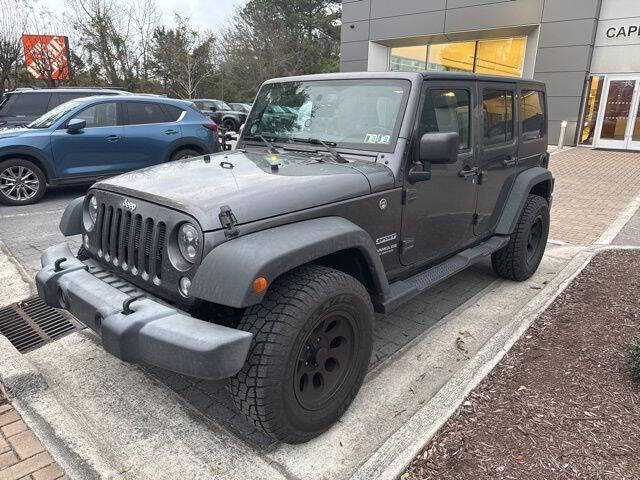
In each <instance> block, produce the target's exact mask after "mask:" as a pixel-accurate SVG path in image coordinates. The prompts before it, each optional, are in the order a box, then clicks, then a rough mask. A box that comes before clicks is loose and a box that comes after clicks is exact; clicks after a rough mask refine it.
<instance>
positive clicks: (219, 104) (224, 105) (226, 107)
mask: <svg viewBox="0 0 640 480" xmlns="http://www.w3.org/2000/svg"><path fill="white" fill-rule="evenodd" d="M213 103H214V105H215V106H216V108H217V109H218V110H233V108H231V107H230V106H229V105H228V104H227V102H223V101H222V100H216V101H215V102H213Z"/></svg>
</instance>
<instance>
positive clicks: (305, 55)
mask: <svg viewBox="0 0 640 480" xmlns="http://www.w3.org/2000/svg"><path fill="white" fill-rule="evenodd" d="M341 5H342V2H341V1H339V0H249V1H248V2H247V4H246V5H245V6H244V7H242V8H240V9H239V10H238V11H237V12H236V15H235V17H234V19H233V21H232V23H231V25H230V26H229V27H228V28H227V29H226V30H225V32H224V34H223V45H224V49H223V51H222V62H221V65H220V69H221V71H220V72H219V76H220V78H221V82H223V83H222V85H221V87H220V88H224V90H225V91H226V92H234V93H233V94H230V95H227V97H228V98H230V99H249V98H253V96H254V95H255V94H256V92H257V90H258V88H259V87H260V84H261V83H262V82H264V81H265V80H267V79H269V78H273V77H279V76H287V75H301V74H311V73H322V72H332V71H336V70H337V69H338V66H339V57H338V54H339V49H340V15H341Z"/></svg>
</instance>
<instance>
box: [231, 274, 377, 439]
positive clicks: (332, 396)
mask: <svg viewBox="0 0 640 480" xmlns="http://www.w3.org/2000/svg"><path fill="white" fill-rule="evenodd" d="M373 320H374V314H373V307H372V305H371V300H370V298H369V294H368V293H367V291H366V289H365V288H364V287H363V286H362V284H361V283H360V282H358V281H357V280H356V279H355V278H353V277H351V276H350V275H347V274H345V273H343V272H340V271H337V270H333V269H331V268H326V267H321V266H306V267H301V268H299V269H297V270H294V271H292V272H290V273H288V274H286V275H284V276H283V277H281V278H279V279H278V280H276V282H275V283H274V284H273V285H272V287H271V288H270V289H269V291H268V292H267V294H266V295H265V298H264V300H263V302H262V303H261V304H259V305H256V306H254V307H251V308H249V309H247V310H246V312H245V314H244V317H243V318H242V320H241V322H240V325H239V326H238V328H240V329H243V330H246V331H249V332H251V333H253V334H254V338H253V342H252V345H251V348H250V351H249V355H248V357H247V361H246V363H245V365H244V367H243V368H242V370H241V371H240V372H239V373H238V374H237V375H236V376H235V377H232V378H231V379H229V390H230V391H231V394H232V395H233V398H234V402H235V404H236V407H237V408H238V409H239V410H240V411H241V412H242V413H243V414H244V415H245V417H246V418H247V419H248V420H249V421H250V422H252V423H253V424H255V425H256V426H257V427H258V428H260V429H262V430H263V431H265V432H266V433H267V434H269V435H270V436H272V437H273V438H275V439H277V440H281V441H285V442H288V443H301V442H306V441H308V440H310V439H312V438H314V437H316V436H317V435H319V434H320V433H322V432H324V431H325V430H326V429H328V428H329V427H330V426H331V425H332V424H333V423H334V422H336V421H337V420H338V419H339V418H340V416H341V415H342V414H343V413H344V412H345V410H346V409H347V407H348V406H349V405H350V404H351V402H352V400H353V399H354V397H355V396H356V394H357V393H358V390H359V389H360V386H361V385H362V381H363V379H364V376H365V374H366V372H367V367H368V365H369V359H370V357H371V345H372V329H373Z"/></svg>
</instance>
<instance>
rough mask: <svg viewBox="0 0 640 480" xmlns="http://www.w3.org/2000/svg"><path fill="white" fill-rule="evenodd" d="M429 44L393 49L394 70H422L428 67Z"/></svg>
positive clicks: (391, 66) (392, 67)
mask: <svg viewBox="0 0 640 480" xmlns="http://www.w3.org/2000/svg"><path fill="white" fill-rule="evenodd" d="M426 59H427V46H426V45H418V46H417V47H399V48H392V49H391V64H390V67H389V70H391V71H392V72H397V71H402V72H422V71H424V70H425V67H426Z"/></svg>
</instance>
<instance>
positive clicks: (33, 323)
mask: <svg viewBox="0 0 640 480" xmlns="http://www.w3.org/2000/svg"><path fill="white" fill-rule="evenodd" d="M82 328H84V326H83V325H82V324H81V323H80V322H78V321H77V320H75V319H71V318H69V317H66V316H64V315H62V314H61V313H60V312H59V311H57V310H56V309H54V308H51V307H49V306H48V305H45V303H44V302H43V301H42V300H41V299H40V297H31V298H28V299H26V300H22V301H20V302H18V303H14V304H12V305H9V306H8V307H4V308H2V309H0V334H2V335H4V336H5V337H7V338H8V339H9V341H10V342H11V343H12V344H13V346H14V347H16V348H17V349H18V351H20V352H23V353H25V352H28V351H30V350H33V349H35V348H38V347H41V346H42V345H45V344H47V343H49V342H52V341H54V340H56V339H57V338H60V337H63V336H65V335H68V334H69V333H72V332H75V331H76V330H81V329H82Z"/></svg>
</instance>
